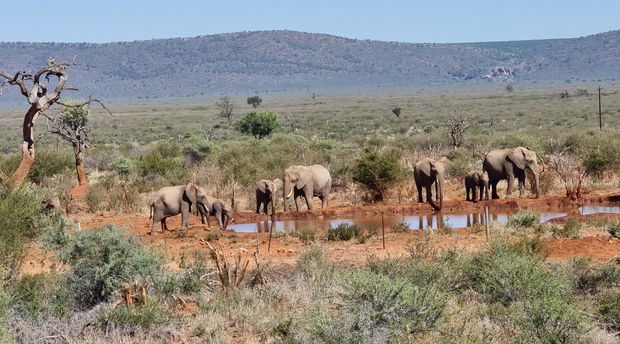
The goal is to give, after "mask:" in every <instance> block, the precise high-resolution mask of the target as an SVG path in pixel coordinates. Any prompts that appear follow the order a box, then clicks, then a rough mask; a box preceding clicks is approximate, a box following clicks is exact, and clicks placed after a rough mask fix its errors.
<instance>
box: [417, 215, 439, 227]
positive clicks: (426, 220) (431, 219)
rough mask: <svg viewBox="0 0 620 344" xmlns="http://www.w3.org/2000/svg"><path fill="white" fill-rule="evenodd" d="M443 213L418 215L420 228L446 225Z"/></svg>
mask: <svg viewBox="0 0 620 344" xmlns="http://www.w3.org/2000/svg"><path fill="white" fill-rule="evenodd" d="M444 224H445V223H444V220H443V214H441V213H438V214H435V215H433V214H428V215H420V216H419V217H418V229H436V228H441V227H443V226H444Z"/></svg>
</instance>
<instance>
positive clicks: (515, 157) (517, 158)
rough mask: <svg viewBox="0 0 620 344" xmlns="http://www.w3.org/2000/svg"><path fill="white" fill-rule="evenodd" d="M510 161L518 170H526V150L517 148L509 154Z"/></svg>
mask: <svg viewBox="0 0 620 344" xmlns="http://www.w3.org/2000/svg"><path fill="white" fill-rule="evenodd" d="M506 158H507V159H508V160H510V161H512V163H513V164H515V165H516V166H517V167H518V168H520V169H522V170H524V169H525V148H523V147H517V148H515V149H513V150H512V151H510V153H508V156H507V157H506Z"/></svg>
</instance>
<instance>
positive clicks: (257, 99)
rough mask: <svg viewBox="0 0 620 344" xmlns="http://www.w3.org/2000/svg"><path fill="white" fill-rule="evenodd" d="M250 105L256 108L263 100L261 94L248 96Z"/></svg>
mask: <svg viewBox="0 0 620 344" xmlns="http://www.w3.org/2000/svg"><path fill="white" fill-rule="evenodd" d="M247 102H248V105H252V106H253V107H254V108H255V109H256V108H257V107H258V106H259V105H260V103H262V102H263V98H261V97H259V96H252V97H248V99H247Z"/></svg>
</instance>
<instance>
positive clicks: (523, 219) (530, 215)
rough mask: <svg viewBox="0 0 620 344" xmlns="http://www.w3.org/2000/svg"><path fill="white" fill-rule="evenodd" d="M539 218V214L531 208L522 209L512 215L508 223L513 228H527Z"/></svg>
mask: <svg viewBox="0 0 620 344" xmlns="http://www.w3.org/2000/svg"><path fill="white" fill-rule="evenodd" d="M538 219H539V217H538V214H537V213H535V212H533V211H531V210H528V211H521V212H519V213H517V214H515V215H513V216H511V217H510V219H509V220H508V224H507V225H508V227H512V228H527V227H531V226H533V225H534V224H535V223H536V222H538Z"/></svg>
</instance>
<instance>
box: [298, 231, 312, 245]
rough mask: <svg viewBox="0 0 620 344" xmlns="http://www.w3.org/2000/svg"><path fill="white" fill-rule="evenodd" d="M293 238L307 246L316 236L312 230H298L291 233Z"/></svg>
mask: <svg viewBox="0 0 620 344" xmlns="http://www.w3.org/2000/svg"><path fill="white" fill-rule="evenodd" d="M293 236H294V237H296V238H297V239H299V240H300V241H301V242H302V243H304V245H308V244H309V243H312V242H314V241H315V240H316V234H315V233H314V231H313V230H311V229H307V228H300V229H297V230H295V232H293Z"/></svg>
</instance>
